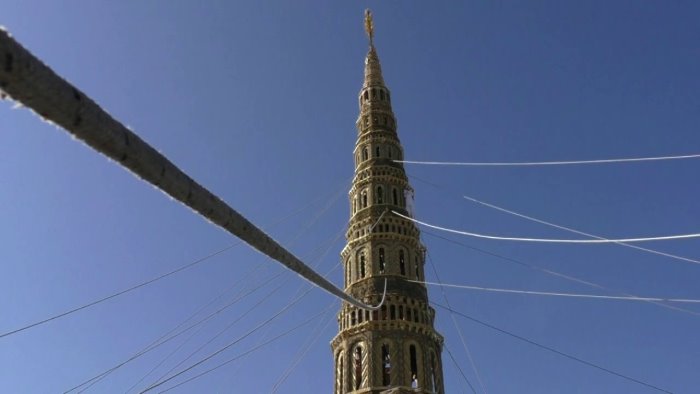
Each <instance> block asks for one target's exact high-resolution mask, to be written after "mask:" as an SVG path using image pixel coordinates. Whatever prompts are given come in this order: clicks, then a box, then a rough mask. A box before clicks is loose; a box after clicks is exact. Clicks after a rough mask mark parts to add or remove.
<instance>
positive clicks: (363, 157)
mask: <svg viewBox="0 0 700 394" xmlns="http://www.w3.org/2000/svg"><path fill="white" fill-rule="evenodd" d="M368 158H369V154H368V152H367V147H366V146H365V147H364V148H362V160H363V161H364V160H367V159H368Z"/></svg>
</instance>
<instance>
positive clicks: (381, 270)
mask: <svg viewBox="0 0 700 394" xmlns="http://www.w3.org/2000/svg"><path fill="white" fill-rule="evenodd" d="M380 231H381V230H380ZM384 268H385V262H384V248H379V273H380V274H383V273H384Z"/></svg>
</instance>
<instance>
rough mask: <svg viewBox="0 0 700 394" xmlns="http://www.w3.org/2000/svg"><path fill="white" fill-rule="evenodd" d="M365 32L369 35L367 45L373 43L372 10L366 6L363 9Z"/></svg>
mask: <svg viewBox="0 0 700 394" xmlns="http://www.w3.org/2000/svg"><path fill="white" fill-rule="evenodd" d="M365 32H366V33H367V37H369V45H370V46H373V45H374V21H373V20H372V11H370V10H369V8H367V9H366V10H365Z"/></svg>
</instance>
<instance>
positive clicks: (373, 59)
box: [362, 44, 384, 87]
mask: <svg viewBox="0 0 700 394" xmlns="http://www.w3.org/2000/svg"><path fill="white" fill-rule="evenodd" d="M377 85H381V86H384V78H382V65H381V64H380V63H379V56H378V55H377V50H376V49H374V45H372V44H370V47H369V52H367V57H366V58H365V82H364V84H363V85H362V86H363V87H369V86H377Z"/></svg>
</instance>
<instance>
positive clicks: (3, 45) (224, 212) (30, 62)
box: [0, 30, 386, 310]
mask: <svg viewBox="0 0 700 394" xmlns="http://www.w3.org/2000/svg"><path fill="white" fill-rule="evenodd" d="M0 53H4V54H5V55H4V67H2V68H0V70H1V71H0V81H2V82H3V91H4V92H3V93H4V94H6V95H7V96H9V97H11V98H12V99H13V100H15V101H17V102H19V103H21V104H23V105H24V106H26V107H29V108H31V109H32V110H34V111H35V112H36V113H37V114H40V115H41V116H42V118H44V120H46V121H50V122H53V123H55V124H57V125H59V126H61V127H62V128H63V129H64V130H66V131H67V132H68V133H70V134H72V135H73V136H75V137H76V138H78V139H80V140H82V141H83V142H85V143H86V144H87V145H89V146H90V147H92V148H93V149H95V150H96V151H98V152H100V153H102V154H104V155H105V156H107V157H109V158H111V159H113V160H115V161H116V162H117V163H120V164H121V165H122V166H123V167H124V168H127V169H128V170H130V171H131V172H132V173H134V174H135V175H137V176H138V177H139V178H141V179H143V180H144V181H146V182H148V183H150V184H152V185H154V186H156V187H158V188H159V189H161V190H162V191H163V192H164V193H166V194H168V195H169V196H171V197H172V198H174V199H176V200H178V201H180V202H181V203H183V204H185V205H186V206H188V207H190V208H191V209H192V210H194V211H195V212H197V213H198V214H199V215H201V216H202V217H204V218H206V219H208V220H209V221H211V222H212V223H214V224H216V225H218V226H220V227H222V228H223V229H225V230H226V231H228V232H229V233H231V234H232V235H234V236H236V237H238V238H240V239H241V240H243V241H245V242H246V243H248V244H249V245H250V246H252V247H254V248H255V249H257V250H258V251H260V252H261V253H263V254H265V255H267V256H269V257H271V258H272V259H274V260H276V261H278V262H279V263H280V264H282V265H283V266H285V267H286V268H288V269H290V270H292V271H294V272H296V273H297V274H299V275H300V276H301V277H302V278H304V279H305V280H307V281H309V282H311V283H313V284H314V285H316V286H318V287H320V288H321V289H323V290H325V291H327V292H328V293H330V294H332V295H334V296H336V297H338V298H340V299H342V300H344V301H346V302H348V303H350V304H352V305H354V306H356V307H358V308H362V309H368V310H377V309H379V308H380V307H381V305H382V304H383V303H384V299H385V297H386V281H385V282H384V294H383V295H382V300H381V302H380V303H379V305H376V306H372V305H368V304H365V303H364V302H362V301H360V300H357V299H356V298H354V297H352V296H351V295H349V294H346V293H345V292H343V290H341V289H340V288H338V287H336V286H335V285H334V284H333V283H331V282H330V281H328V280H327V279H325V278H324V277H322V276H321V275H320V274H319V273H317V272H316V271H314V270H313V269H311V268H310V267H309V266H307V265H306V264H305V263H304V262H302V261H301V260H300V259H299V258H297V257H296V256H295V255H294V254H292V253H291V252H289V251H288V250H287V249H285V248H284V247H283V246H282V245H280V244H279V243H278V242H277V241H275V240H274V239H272V238H271V237H270V236H269V235H267V234H266V233H265V232H263V231H262V230H261V229H259V228H258V227H257V226H255V225H254V224H253V223H251V222H250V221H248V219H246V218H245V217H243V215H241V214H240V213H238V212H237V211H236V210H234V209H233V208H231V207H230V206H229V205H228V204H226V203H225V202H224V201H223V200H221V199H220V198H219V197H218V196H216V195H214V194H213V193H211V192H210V191H209V190H207V189H206V188H204V187H203V186H201V185H200V184H198V183H197V182H196V181H194V180H193V179H192V178H190V177H189V176H188V175H187V174H185V173H184V172H183V171H182V170H180V169H179V168H177V167H176V166H175V165H174V164H173V163H172V162H171V161H170V160H168V159H167V158H166V157H165V156H163V155H162V154H160V153H159V152H158V151H157V150H156V149H154V148H153V147H152V146H150V145H149V144H148V143H146V142H145V141H143V140H142V139H141V138H140V137H139V136H138V135H136V134H135V133H133V132H132V131H130V130H129V129H128V128H126V127H125V126H124V125H123V124H122V123H120V122H119V121H118V120H116V119H114V118H112V117H111V116H110V115H109V114H108V113H107V112H105V111H104V110H103V109H102V108H100V106H99V105H97V104H96V103H95V102H94V101H93V100H92V99H90V98H89V97H88V96H87V95H82V96H81V95H79V94H77V95H76V92H78V89H77V88H76V87H74V86H72V85H71V84H70V83H68V82H67V81H65V80H64V79H63V78H61V77H60V76H59V75H57V74H56V73H55V72H54V71H53V70H51V69H50V68H49V67H48V66H46V65H45V64H43V63H42V62H41V61H40V60H39V59H38V58H36V57H35V56H34V55H32V54H31V53H30V52H29V51H28V50H26V49H25V48H24V47H22V45H20V44H19V43H18V42H17V41H16V40H14V39H13V38H12V37H11V36H10V34H9V33H8V32H7V31H6V30H0ZM15 64H25V65H26V67H15ZM77 111H80V114H81V121H80V122H78V123H79V125H80V127H77V125H76V122H75V114H76V113H77ZM127 157H128V161H126V158H127ZM165 167H168V171H167V172H166V173H163V171H162V170H163V169H164V168H165Z"/></svg>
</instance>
